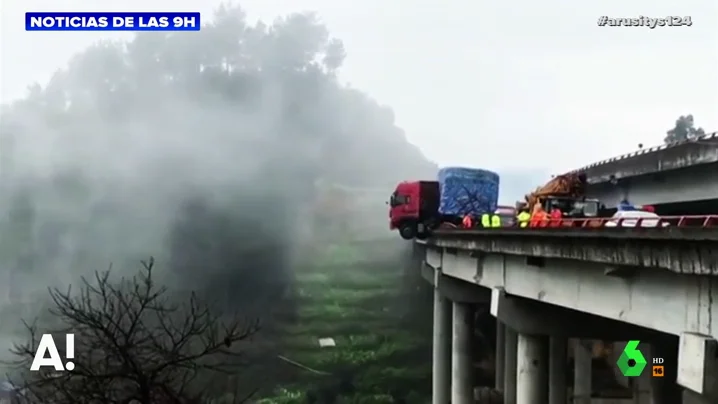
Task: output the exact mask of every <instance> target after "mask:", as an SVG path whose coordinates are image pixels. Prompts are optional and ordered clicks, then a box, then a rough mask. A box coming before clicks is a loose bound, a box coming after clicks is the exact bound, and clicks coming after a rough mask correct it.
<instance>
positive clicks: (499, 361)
mask: <svg viewBox="0 0 718 404" xmlns="http://www.w3.org/2000/svg"><path fill="white" fill-rule="evenodd" d="M505 352H506V325H505V324H504V323H502V322H501V321H500V320H499V319H498V318H497V319H496V365H495V367H496V369H494V370H495V379H496V383H495V385H496V390H499V391H504V388H505V386H504V362H505V361H506V359H505V357H506V354H505Z"/></svg>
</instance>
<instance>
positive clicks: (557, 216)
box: [549, 207, 563, 227]
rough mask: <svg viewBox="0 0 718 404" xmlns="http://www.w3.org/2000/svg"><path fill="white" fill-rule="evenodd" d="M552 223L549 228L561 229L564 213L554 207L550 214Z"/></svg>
mask: <svg viewBox="0 0 718 404" xmlns="http://www.w3.org/2000/svg"><path fill="white" fill-rule="evenodd" d="M549 216H550V218H551V221H550V224H549V226H551V227H559V226H560V225H561V219H562V218H563V213H562V212H561V209H559V208H557V207H554V208H553V209H551V213H550V214H549Z"/></svg>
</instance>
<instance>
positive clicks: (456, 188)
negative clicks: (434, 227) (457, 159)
mask: <svg viewBox="0 0 718 404" xmlns="http://www.w3.org/2000/svg"><path fill="white" fill-rule="evenodd" d="M438 180H439V192H440V194H441V198H440V201H439V213H441V214H442V215H446V216H465V215H472V216H474V217H478V216H481V215H482V214H484V213H494V212H495V211H496V208H497V205H498V202H499V175H498V174H496V173H495V172H492V171H488V170H481V169H474V168H463V167H446V168H442V169H441V170H439V175H438Z"/></svg>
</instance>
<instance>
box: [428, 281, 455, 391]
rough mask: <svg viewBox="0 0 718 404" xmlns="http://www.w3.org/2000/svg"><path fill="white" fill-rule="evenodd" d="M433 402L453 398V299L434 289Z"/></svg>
mask: <svg viewBox="0 0 718 404" xmlns="http://www.w3.org/2000/svg"><path fill="white" fill-rule="evenodd" d="M431 391H432V393H431V394H432V399H431V402H432V404H447V403H448V402H449V400H450V399H451V301H449V299H447V298H445V297H443V296H441V293H439V290H438V289H434V338H433V342H432V372H431Z"/></svg>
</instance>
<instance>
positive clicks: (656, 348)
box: [643, 338, 683, 404]
mask: <svg viewBox="0 0 718 404" xmlns="http://www.w3.org/2000/svg"><path fill="white" fill-rule="evenodd" d="M650 353H651V357H652V358H662V359H663V360H664V363H663V365H664V366H663V371H664V372H665V375H664V377H651V401H652V402H653V404H678V403H680V402H681V400H682V397H683V389H682V388H681V386H679V385H678V383H676V378H677V377H678V338H661V339H658V340H656V341H653V342H651V348H650ZM651 369H652V364H651V363H649V364H648V366H646V369H645V370H644V371H643V372H644V374H647V373H650V372H651V371H652V370H651Z"/></svg>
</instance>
